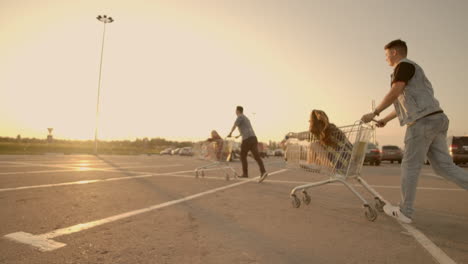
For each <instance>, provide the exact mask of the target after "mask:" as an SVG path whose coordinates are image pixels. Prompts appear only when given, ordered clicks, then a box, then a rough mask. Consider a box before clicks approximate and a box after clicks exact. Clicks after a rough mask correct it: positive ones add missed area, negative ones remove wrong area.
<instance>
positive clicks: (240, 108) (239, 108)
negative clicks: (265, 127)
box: [236, 106, 244, 114]
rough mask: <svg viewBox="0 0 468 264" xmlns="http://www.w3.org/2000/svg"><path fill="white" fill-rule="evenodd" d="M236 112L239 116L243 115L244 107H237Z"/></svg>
mask: <svg viewBox="0 0 468 264" xmlns="http://www.w3.org/2000/svg"><path fill="white" fill-rule="evenodd" d="M236 110H237V111H239V112H240V113H241V114H242V113H244V107H242V106H238V107H237V108H236Z"/></svg>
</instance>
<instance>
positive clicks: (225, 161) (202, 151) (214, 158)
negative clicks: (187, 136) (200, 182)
mask: <svg viewBox="0 0 468 264" xmlns="http://www.w3.org/2000/svg"><path fill="white" fill-rule="evenodd" d="M234 144H235V142H234V141H233V140H216V141H211V142H209V141H202V142H198V143H195V145H194V147H193V153H194V157H195V158H197V159H201V160H206V161H210V162H211V163H209V164H207V165H204V166H201V167H198V168H196V169H195V177H196V178H198V177H199V176H202V177H205V171H207V170H209V169H215V168H216V169H222V170H223V171H224V173H225V178H226V180H230V178H231V177H234V178H237V177H238V174H237V172H236V171H235V170H234V169H233V168H232V167H231V166H230V165H229V162H230V161H231V160H232V155H233V146H234ZM230 172H231V174H232V175H231V174H230Z"/></svg>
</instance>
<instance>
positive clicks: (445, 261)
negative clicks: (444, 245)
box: [398, 222, 456, 264]
mask: <svg viewBox="0 0 468 264" xmlns="http://www.w3.org/2000/svg"><path fill="white" fill-rule="evenodd" d="M398 223H400V225H401V226H402V227H403V228H404V229H406V231H408V233H410V235H412V236H413V237H414V239H416V241H417V242H418V243H419V244H420V245H421V246H422V247H423V248H424V249H425V250H426V251H427V252H429V254H430V255H431V256H432V257H433V258H434V259H435V260H436V261H437V262H438V263H440V264H456V262H455V261H454V260H453V259H451V258H450V257H449V256H448V255H447V254H445V252H444V251H443V250H442V249H440V248H439V247H438V246H436V245H435V244H434V243H433V242H432V241H431V240H430V239H429V238H428V237H427V236H426V235H424V234H423V232H421V231H419V230H418V229H416V228H415V227H414V226H412V225H408V224H404V223H401V222H398Z"/></svg>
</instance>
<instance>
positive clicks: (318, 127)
mask: <svg viewBox="0 0 468 264" xmlns="http://www.w3.org/2000/svg"><path fill="white" fill-rule="evenodd" d="M309 123H310V126H309V132H310V133H312V135H314V136H315V138H317V139H318V140H319V141H320V143H322V144H324V145H326V146H330V147H337V146H338V144H337V142H336V139H335V138H334V137H333V136H332V134H333V133H336V132H337V130H339V129H338V128H337V127H336V126H335V125H334V124H332V123H330V121H329V119H328V116H327V114H325V112H324V111H322V110H315V109H314V110H312V112H311V113H310V120H309Z"/></svg>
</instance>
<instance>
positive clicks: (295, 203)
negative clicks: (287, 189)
mask: <svg viewBox="0 0 468 264" xmlns="http://www.w3.org/2000/svg"><path fill="white" fill-rule="evenodd" d="M291 198H292V206H293V207H294V208H299V207H300V206H301V200H299V198H297V196H296V195H295V194H293V195H291Z"/></svg>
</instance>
